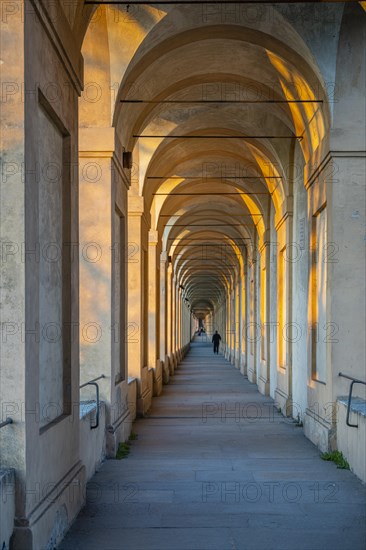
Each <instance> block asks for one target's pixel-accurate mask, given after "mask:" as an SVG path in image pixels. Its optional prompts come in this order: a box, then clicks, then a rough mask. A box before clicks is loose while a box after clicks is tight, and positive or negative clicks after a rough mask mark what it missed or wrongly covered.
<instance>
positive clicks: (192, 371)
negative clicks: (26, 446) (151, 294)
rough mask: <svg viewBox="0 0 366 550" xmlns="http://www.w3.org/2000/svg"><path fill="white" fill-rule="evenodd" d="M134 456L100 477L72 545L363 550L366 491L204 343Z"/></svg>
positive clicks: (69, 548)
mask: <svg viewBox="0 0 366 550" xmlns="http://www.w3.org/2000/svg"><path fill="white" fill-rule="evenodd" d="M134 431H135V432H136V433H137V434H138V440H136V441H133V442H132V446H131V452H130V455H129V456H128V458H126V459H124V460H108V461H106V462H105V463H104V465H103V466H102V468H101V469H100V471H99V472H98V473H97V474H96V475H95V476H94V478H93V480H92V483H91V484H90V487H89V492H88V503H87V506H86V507H85V509H84V510H83V511H82V512H81V514H80V515H79V517H78V519H77V521H76V522H75V524H74V525H73V527H72V529H71V531H70V532H69V534H68V535H67V536H66V538H65V540H64V541H63V543H62V544H61V549H62V550H94V549H95V550H96V549H98V550H117V549H118V550H239V549H240V550H287V549H288V550H317V549H319V550H338V549H339V550H363V549H365V548H366V543H365V502H366V500H365V489H364V487H363V485H362V484H361V482H360V481H359V480H358V479H357V478H356V477H355V476H354V475H353V474H352V473H351V472H349V471H347V470H338V469H337V467H336V466H335V465H334V464H333V463H329V462H324V461H323V460H321V459H320V458H319V451H318V449H317V448H316V447H315V446H314V445H312V443H310V441H309V440H307V439H306V438H305V437H304V435H303V433H302V429H301V428H297V427H296V426H295V425H294V424H293V423H292V422H290V421H288V420H286V419H285V418H283V417H282V416H281V415H279V414H278V413H276V412H275V411H274V409H273V405H272V403H271V402H270V400H269V399H268V397H264V396H262V395H261V394H259V393H258V391H257V389H256V386H255V385H253V384H250V383H249V382H248V380H246V379H245V378H244V377H243V376H242V375H241V374H240V373H239V372H238V371H237V370H236V369H235V368H234V367H233V366H231V365H230V364H229V363H228V362H227V361H225V360H224V359H223V357H222V356H221V355H219V356H214V355H213V354H212V350H211V347H210V346H208V345H203V344H197V343H195V344H193V345H192V349H191V351H190V353H189V354H188V355H187V357H186V359H185V361H184V362H183V363H182V364H181V365H180V366H179V368H178V370H177V372H176V374H175V376H174V379H173V380H172V382H171V384H169V385H168V386H165V387H164V392H163V394H162V396H160V397H159V398H156V399H154V403H153V409H152V411H151V415H150V417H149V418H146V419H141V420H137V421H136V422H135V424H134Z"/></svg>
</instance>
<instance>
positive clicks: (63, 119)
mask: <svg viewBox="0 0 366 550" xmlns="http://www.w3.org/2000/svg"><path fill="white" fill-rule="evenodd" d="M1 8H4V9H2V17H1V42H2V45H3V46H4V48H3V51H2V67H1V70H2V83H3V90H2V91H3V98H2V105H1V124H2V178H1V201H0V208H1V242H2V254H3V255H2V261H1V279H2V287H1V302H2V304H1V307H2V309H1V321H2V341H1V352H0V353H1V385H0V386H1V387H0V392H1V393H0V398H1V402H2V407H3V409H2V414H3V415H4V418H6V417H7V416H9V417H11V418H12V419H13V424H11V425H7V426H5V427H4V428H2V429H1V431H0V432H1V433H0V438H1V442H0V448H1V466H2V467H5V468H14V469H15V473H16V497H15V530H14V534H13V537H12V541H11V545H12V548H13V549H14V550H19V549H24V548H27V549H28V550H34V549H38V548H47V547H51V546H56V545H57V544H58V543H59V542H60V540H61V538H62V537H63V535H64V533H65V531H66V530H67V528H68V526H69V525H70V523H71V522H72V521H73V519H74V518H75V516H76V514H77V513H78V511H79V510H80V508H81V506H82V504H83V500H84V488H85V468H84V466H83V464H82V463H81V461H80V459H79V456H80V454H79V339H78V323H79V285H78V274H79V265H78V264H79V261H78V254H77V244H78V171H77V164H78V157H77V151H78V96H79V95H80V93H81V89H82V58H81V55H80V52H79V50H78V48H77V47H76V46H75V41H74V37H73V36H72V33H71V30H70V27H69V25H68V22H67V20H66V17H64V16H63V12H62V10H59V11H60V13H58V17H57V22H56V23H55V24H51V22H50V19H49V17H48V15H47V13H46V11H45V8H44V5H43V3H40V2H35V3H30V2H22V1H21V0H19V1H17V2H12V3H5V2H2V5H1ZM9 10H10V11H9ZM57 32H59V34H60V35H61V36H62V37H63V39H62V41H61V40H60V39H59V37H58V36H55V34H56V33H57ZM40 52H42V55H40ZM61 59H62V63H61ZM50 83H52V86H50ZM51 88H52V92H51ZM55 89H56V90H57V93H56V95H54V90H55ZM25 128H26V132H25ZM71 495H72V498H71Z"/></svg>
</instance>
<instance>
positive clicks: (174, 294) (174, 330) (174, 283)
mask: <svg viewBox="0 0 366 550" xmlns="http://www.w3.org/2000/svg"><path fill="white" fill-rule="evenodd" d="M171 293H172V359H173V364H174V369H176V368H177V280H176V277H175V275H174V276H173V279H172V288H171Z"/></svg>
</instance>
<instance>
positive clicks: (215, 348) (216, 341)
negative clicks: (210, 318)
mask: <svg viewBox="0 0 366 550" xmlns="http://www.w3.org/2000/svg"><path fill="white" fill-rule="evenodd" d="M220 340H221V336H220V334H219V333H218V332H217V330H216V331H215V334H214V335H213V336H212V342H213V352H214V353H219V347H220Z"/></svg>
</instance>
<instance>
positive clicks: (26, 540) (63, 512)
mask: <svg viewBox="0 0 366 550" xmlns="http://www.w3.org/2000/svg"><path fill="white" fill-rule="evenodd" d="M85 484H86V479H85V467H84V466H83V465H82V464H81V462H80V461H79V462H77V463H76V464H75V465H74V466H73V468H72V469H71V470H70V471H69V472H68V473H67V474H66V476H65V477H64V478H63V479H60V480H59V481H58V483H57V484H56V485H54V484H53V483H52V484H51V485H52V487H53V488H52V491H50V492H49V493H48V494H47V495H45V496H44V498H43V499H42V501H41V502H39V503H37V506H36V508H35V509H34V510H33V511H32V512H31V513H30V515H29V516H28V517H26V518H19V519H17V518H15V527H14V531H13V535H12V537H11V540H10V548H11V549H12V550H25V548H26V549H27V550H39V549H40V548H56V547H57V546H58V544H59V543H60V542H61V540H62V539H63V537H64V536H65V534H66V532H67V531H68V529H69V528H70V525H71V524H72V522H73V521H74V519H75V518H76V516H77V514H78V513H79V512H80V510H81V508H82V507H83V506H84V503H85V493H86V487H85ZM42 496H43V495H42Z"/></svg>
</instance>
